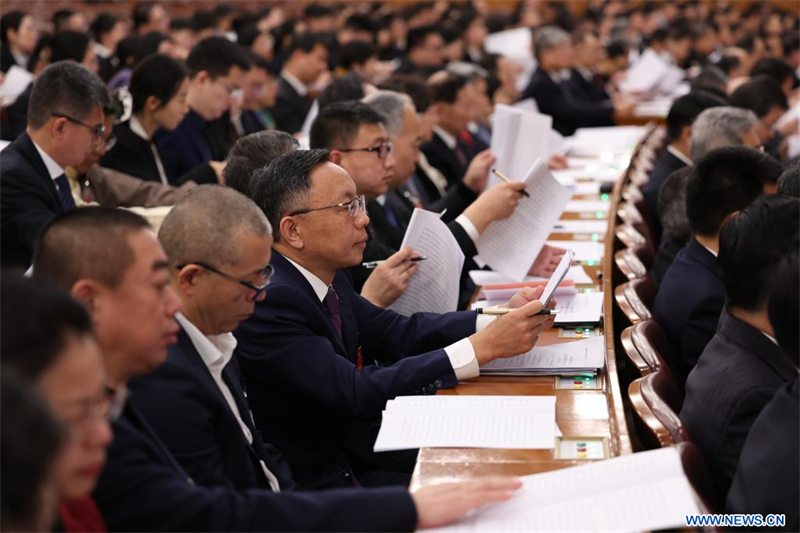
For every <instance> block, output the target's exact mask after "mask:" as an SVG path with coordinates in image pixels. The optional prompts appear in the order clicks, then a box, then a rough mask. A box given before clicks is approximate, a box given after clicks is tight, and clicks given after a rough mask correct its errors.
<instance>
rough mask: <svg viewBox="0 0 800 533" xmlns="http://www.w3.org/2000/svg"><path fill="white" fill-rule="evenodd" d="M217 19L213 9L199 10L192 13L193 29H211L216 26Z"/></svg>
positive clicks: (195, 30) (198, 31) (200, 30)
mask: <svg viewBox="0 0 800 533" xmlns="http://www.w3.org/2000/svg"><path fill="white" fill-rule="evenodd" d="M216 25H217V21H216V20H215V19H214V15H212V14H211V11H205V10H199V11H195V12H194V13H193V14H192V19H191V26H192V31H193V32H195V33H200V32H203V31H206V30H211V29H213V28H214V27H216Z"/></svg>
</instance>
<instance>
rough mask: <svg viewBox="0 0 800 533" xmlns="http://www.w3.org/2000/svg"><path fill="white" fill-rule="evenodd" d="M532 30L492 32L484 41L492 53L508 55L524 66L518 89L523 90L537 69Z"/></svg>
mask: <svg viewBox="0 0 800 533" xmlns="http://www.w3.org/2000/svg"><path fill="white" fill-rule="evenodd" d="M532 40H533V39H532V35H531V31H530V29H528V28H516V29H513V30H505V31H499V32H495V33H490V34H489V35H487V36H486V39H484V41H483V48H484V49H485V50H486V51H487V52H489V53H492V54H500V55H502V56H504V57H507V58H508V59H510V60H511V61H513V62H514V63H516V64H517V65H519V66H520V67H521V68H522V72H521V73H520V75H519V76H518V78H517V89H518V90H519V91H520V92H522V91H523V90H525V86H526V85H527V83H528V81H529V80H530V79H531V75H532V74H533V71H534V70H536V59H534V57H533V49H532V47H531V41H532Z"/></svg>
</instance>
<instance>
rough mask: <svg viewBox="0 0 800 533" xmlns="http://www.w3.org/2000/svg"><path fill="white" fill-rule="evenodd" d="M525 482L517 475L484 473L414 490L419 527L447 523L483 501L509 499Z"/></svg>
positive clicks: (412, 495)
mask: <svg viewBox="0 0 800 533" xmlns="http://www.w3.org/2000/svg"><path fill="white" fill-rule="evenodd" d="M521 486H522V481H520V480H519V479H518V478H514V477H484V478H479V479H471V480H469V481H462V482H459V483H443V484H441V485H430V486H427V487H422V488H421V489H418V490H416V491H415V492H412V493H411V498H413V500H414V505H416V507H417V528H418V529H423V528H430V527H439V526H444V525H446V524H449V523H450V522H454V521H455V520H458V519H459V518H461V517H462V516H464V515H465V514H467V513H468V512H469V511H470V510H472V509H475V508H476V507H480V506H481V505H486V504H489V503H495V502H501V501H505V500H509V499H511V497H512V496H513V495H514V491H515V490H517V489H519V488H520V487H521Z"/></svg>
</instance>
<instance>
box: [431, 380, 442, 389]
mask: <svg viewBox="0 0 800 533" xmlns="http://www.w3.org/2000/svg"><path fill="white" fill-rule="evenodd" d="M433 384H434V385H436V388H437V389H441V388H442V380H441V379H437V380H436V381H434V382H433Z"/></svg>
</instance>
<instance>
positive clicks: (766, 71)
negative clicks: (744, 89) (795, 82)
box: [750, 57, 794, 84]
mask: <svg viewBox="0 0 800 533" xmlns="http://www.w3.org/2000/svg"><path fill="white" fill-rule="evenodd" d="M761 74H763V75H766V76H769V77H771V78H772V79H774V80H775V81H777V82H778V83H779V84H783V82H785V81H786V79H787V78H792V79H794V71H793V70H792V67H791V65H789V63H787V62H786V61H784V60H783V59H778V58H777V57H763V58H761V59H759V60H758V62H757V63H756V64H755V65H753V68H752V69H750V75H751V76H758V75H761Z"/></svg>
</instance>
